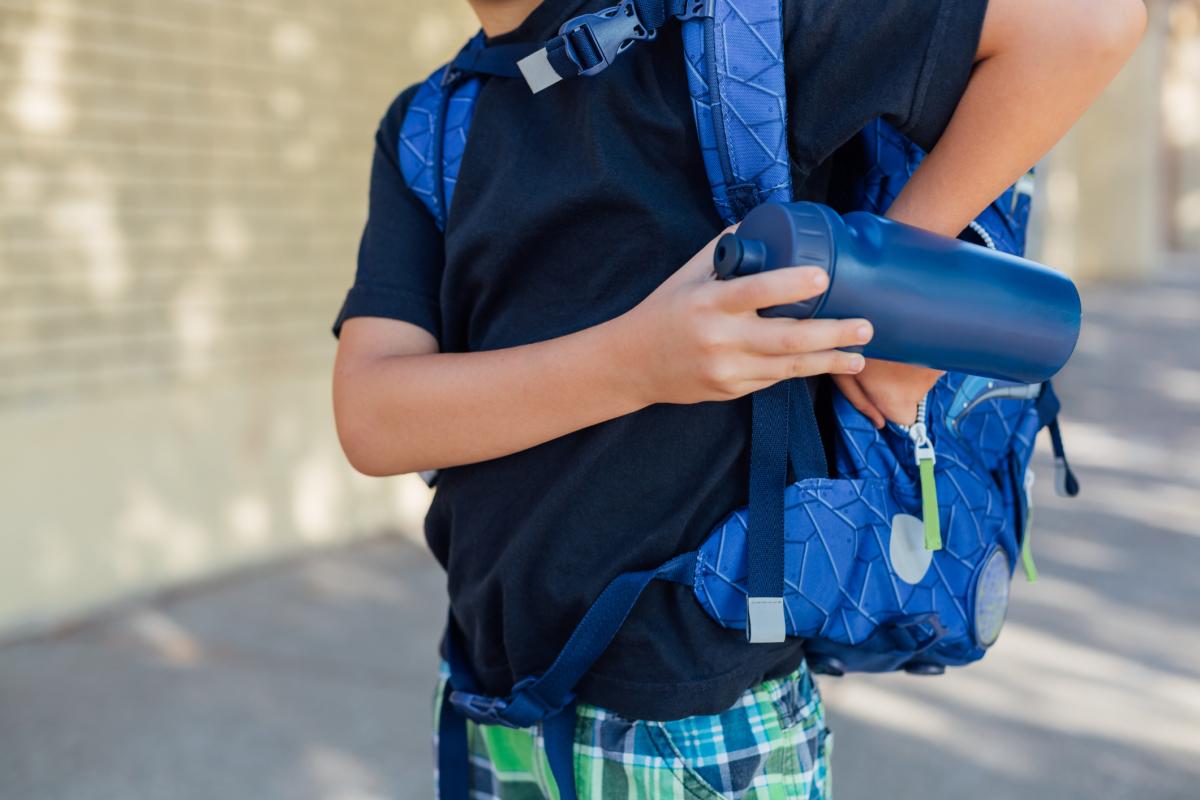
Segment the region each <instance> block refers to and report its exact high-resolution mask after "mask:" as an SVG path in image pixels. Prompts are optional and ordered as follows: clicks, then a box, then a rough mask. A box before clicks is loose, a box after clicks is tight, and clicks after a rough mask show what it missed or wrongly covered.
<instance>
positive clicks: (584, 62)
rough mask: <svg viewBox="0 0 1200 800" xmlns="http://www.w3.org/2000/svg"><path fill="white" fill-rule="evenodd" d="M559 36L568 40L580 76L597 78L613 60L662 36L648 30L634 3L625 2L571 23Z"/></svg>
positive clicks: (582, 16)
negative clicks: (639, 44)
mask: <svg viewBox="0 0 1200 800" xmlns="http://www.w3.org/2000/svg"><path fill="white" fill-rule="evenodd" d="M558 35H559V36H562V37H563V38H565V39H566V41H567V45H568V55H569V56H570V58H571V60H572V61H574V62H575V64H576V65H578V67H579V74H580V75H595V74H597V73H600V72H603V71H604V70H606V69H608V65H609V64H611V63H612V62H613V59H615V58H616V57H617V56H618V55H620V54H621V53H623V52H625V51H626V50H628V49H629V48H630V47H632V46H633V44H634V43H635V42H640V41H649V40H651V39H653V38H654V37H655V36H657V35H658V32H657V31H653V30H650V29H649V28H648V27H646V24H645V23H644V22H643V21H642V18H641V17H640V16H638V13H637V9H636V8H634V6H633V0H621V2H620V3H618V4H617V5H615V6H612V7H611V8H606V9H604V10H602V11H597V12H594V13H591V14H581V15H580V16H578V17H575V18H574V19H571V20H568V21H567V22H566V23H564V24H563V26H562V27H561V28H559V29H558Z"/></svg>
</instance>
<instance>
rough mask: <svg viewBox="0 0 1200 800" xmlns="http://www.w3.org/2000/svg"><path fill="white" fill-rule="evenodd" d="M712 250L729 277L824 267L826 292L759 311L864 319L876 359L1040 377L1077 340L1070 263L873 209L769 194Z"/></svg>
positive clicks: (1053, 369)
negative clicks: (1055, 266) (1059, 266)
mask: <svg viewBox="0 0 1200 800" xmlns="http://www.w3.org/2000/svg"><path fill="white" fill-rule="evenodd" d="M714 261H715V267H716V270H717V274H718V275H719V276H720V277H721V278H733V277H736V276H740V275H750V274H753V273H756V272H763V271H766V270H772V269H779V268H780V267H791V266H816V267H821V268H823V269H824V270H826V271H827V272H828V273H829V288H828V289H827V290H826V291H825V293H824V294H822V295H821V296H819V297H815V298H812V299H810V300H806V301H804V302H801V303H793V304H790V305H783V306H775V307H773V308H769V309H764V310H763V311H762V312H760V313H762V314H763V315H764V316H785V317H794V318H796V319H807V318H810V317H811V318H818V319H846V318H852V317H863V318H865V319H868V320H870V321H871V323H872V324H873V325H874V327H875V338H874V339H872V341H871V342H870V344H868V345H867V346H866V347H865V348H863V350H862V352H863V355H865V356H867V357H868V358H878V359H884V360H887V361H901V362H904V363H908V364H919V365H921V366H926V367H932V368H934V369H940V370H948V371H954V372H965V373H968V374H970V375H980V376H983V377H988V378H997V379H1000V380H1007V381H1017V382H1020V383H1040V382H1042V381H1045V380H1049V379H1050V378H1051V377H1053V376H1054V375H1055V374H1056V373H1057V372H1058V371H1059V370H1060V369H1062V368H1063V366H1064V365H1065V364H1066V363H1067V360H1068V359H1069V358H1070V357H1071V353H1073V352H1074V350H1075V344H1076V342H1077V341H1078V339H1079V325H1080V317H1081V309H1080V303H1079V292H1078V290H1077V289H1076V288H1075V284H1074V283H1073V282H1072V281H1071V279H1070V278H1068V277H1067V276H1065V275H1063V274H1062V273H1060V272H1056V271H1055V270H1052V269H1049V268H1047V267H1044V266H1042V265H1041V264H1036V263H1034V262H1032V261H1029V260H1027V259H1024V258H1018V257H1017V256H1013V255H1009V254H1007V253H1001V252H998V251H995V250H990V249H988V248H986V247H980V246H978V245H974V244H969V243H967V242H963V241H960V240H958V239H951V238H948V237H945V236H939V235H937V234H934V233H930V232H929V231H925V230H921V229H920V228H914V227H912V226H910V225H904V224H902V223H899V222H895V221H892V220H888V219H884V218H883V217H880V216H877V215H875V214H870V213H868V212H865V211H855V212H853V213H850V214H847V215H845V216H844V217H842V216H840V215H839V214H838V213H837V212H835V211H834V210H833V209H831V208H829V207H827V206H823V205H820V204H818V203H807V202H802V203H786V204H785V203H766V204H764V205H761V206H759V207H757V208H755V209H754V210H753V211H751V212H750V213H749V214H748V215H747V216H746V218H745V220H744V221H743V222H742V224H741V226H740V227H739V228H738V231H737V233H736V234H729V235H727V236H724V237H722V238H721V240H720V241H719V242H718V243H717V249H716V255H715V258H714Z"/></svg>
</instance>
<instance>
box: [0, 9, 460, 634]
mask: <svg viewBox="0 0 1200 800" xmlns="http://www.w3.org/2000/svg"><path fill="white" fill-rule="evenodd" d="M468 13H469V12H468V9H467V7H466V4H465V3H464V2H458V1H457V0H456V1H455V2H442V3H429V2H420V1H419V0H402V1H401V2H396V1H395V0H391V1H389V2H382V0H0V442H3V445H4V448H5V453H4V459H2V460H0V508H2V509H3V512H2V513H3V521H4V526H3V530H2V531H0V628H2V627H5V626H7V625H11V624H12V623H13V622H14V621H21V620H27V619H30V618H51V619H53V618H55V617H56V616H57V615H59V614H61V613H63V612H70V611H74V610H79V609H85V608H88V607H90V606H91V605H92V604H94V603H96V602H98V601H103V600H106V599H108V598H111V597H113V596H119V595H121V594H124V593H127V592H130V591H138V590H141V589H145V588H148V587H154V586H158V585H162V584H165V583H169V582H172V581H175V580H179V579H182V578H189V577H194V576H197V575H205V574H209V573H211V572H212V571H214V570H217V569H223V568H226V567H229V566H232V565H236V564H241V563H245V562H246V561H247V560H253V559H256V558H261V557H266V556H271V555H275V554H278V553H280V552H285V551H288V550H290V549H293V548H295V547H297V546H303V545H307V544H312V543H320V542H328V541H336V540H339V539H340V538H343V537H345V536H349V535H354V534H355V533H359V532H365V531H368V530H376V529H378V528H380V527H392V526H396V525H399V524H401V523H403V524H404V525H407V526H408V527H411V524H412V520H413V518H414V515H419V508H420V505H421V503H422V502H423V501H422V495H421V494H420V493H419V492H417V493H414V490H413V489H412V487H411V486H410V485H409V484H407V483H404V482H368V481H365V480H364V479H361V478H358V477H357V476H354V475H352V474H351V473H350V471H349V469H348V468H347V467H346V466H345V464H344V463H343V460H342V458H341V456H340V454H339V452H338V448H337V444H336V440H335V438H334V436H333V431H332V425H331V422H330V412H329V401H328V392H329V389H328V373H329V366H330V360H331V357H332V353H333V341H332V338H331V337H330V335H329V332H328V329H329V325H330V323H331V322H332V319H333V316H334V315H335V313H336V311H337V307H338V305H339V303H340V301H341V298H342V295H343V294H344V292H345V290H346V289H347V288H348V287H349V284H350V282H351V279H352V276H353V269H354V256H355V252H356V248H357V241H358V236H359V234H360V232H361V227H362V223H363V219H364V215H365V211H366V189H367V174H368V170H369V166H370V157H371V148H372V146H373V135H374V131H375V127H376V124H377V122H378V120H379V118H380V116H381V115H382V114H383V112H384V110H385V109H386V107H387V105H388V103H389V101H390V100H391V98H392V97H393V96H394V95H395V94H396V93H397V92H398V91H399V90H400V89H401V88H403V87H404V86H405V85H407V84H408V83H411V82H412V81H414V80H417V79H418V77H420V76H422V75H423V74H424V73H425V72H426V71H427V70H428V69H430V68H432V66H433V65H434V64H435V63H437V62H438V61H441V60H444V59H445V58H446V57H448V55H450V54H452V52H453V50H454V49H455V48H456V46H457V45H458V43H460V42H461V41H462V40H463V39H464V38H465V36H466V35H467V34H468V33H469V32H470V30H471V25H470V23H469V20H468V19H467V15H468ZM404 520H407V522H404Z"/></svg>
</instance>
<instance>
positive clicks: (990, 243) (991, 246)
mask: <svg viewBox="0 0 1200 800" xmlns="http://www.w3.org/2000/svg"><path fill="white" fill-rule="evenodd" d="M967 227H968V228H970V229H971V230H973V231H975V234H976V235H977V236H978V237H979V238H980V239H982V240H983V244H984V245H985V246H986V247H987V249H988V250H998V249H999V248H998V247H996V239H995V237H994V236H992V235H991V234H990V233H988V230H987V228H985V227H983V223H981V222H980V221H979V220H977V219H973V220H971V221H970V222H968V223H967Z"/></svg>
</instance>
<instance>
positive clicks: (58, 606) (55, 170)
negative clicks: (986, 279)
mask: <svg viewBox="0 0 1200 800" xmlns="http://www.w3.org/2000/svg"><path fill="white" fill-rule="evenodd" d="M1149 6H1150V10H1151V20H1152V21H1151V27H1150V30H1149V32H1148V34H1147V36H1146V39H1145V41H1144V43H1143V45H1142V48H1141V50H1140V52H1139V53H1138V55H1137V57H1136V58H1135V59H1134V61H1133V62H1132V63H1131V64H1130V65H1129V66H1128V68H1127V69H1126V70H1125V71H1124V72H1123V73H1122V75H1121V76H1120V77H1119V78H1118V79H1117V80H1116V82H1115V83H1114V84H1113V85H1112V87H1111V88H1110V90H1109V91H1108V92H1107V94H1106V95H1105V96H1104V97H1103V99H1102V100H1101V101H1100V102H1099V103H1097V105H1096V106H1095V107H1094V108H1093V109H1092V110H1091V111H1090V112H1089V114H1088V115H1087V117H1086V118H1085V119H1084V120H1083V121H1082V122H1081V123H1080V124H1079V125H1078V126H1077V128H1076V129H1075V130H1074V131H1073V132H1072V133H1071V134H1070V136H1069V137H1068V138H1067V139H1066V140H1064V141H1063V142H1062V144H1061V145H1060V146H1059V147H1058V148H1057V149H1056V150H1055V151H1054V153H1053V154H1052V155H1051V156H1050V157H1049V158H1048V159H1047V161H1046V163H1045V164H1044V165H1043V168H1042V171H1041V173H1040V191H1039V196H1038V220H1037V224H1036V226H1035V231H1034V236H1033V254H1034V256H1035V257H1037V258H1040V259H1042V260H1044V261H1046V262H1047V263H1050V264H1052V265H1055V266H1058V267H1061V268H1063V269H1066V270H1068V271H1069V272H1071V273H1072V274H1073V275H1074V276H1075V277H1076V278H1077V279H1079V280H1080V281H1081V282H1082V283H1083V284H1084V285H1085V286H1086V290H1085V293H1086V298H1085V308H1086V309H1087V324H1086V329H1085V333H1084V338H1083V340H1082V343H1081V346H1080V350H1079V353H1078V354H1077V356H1076V358H1075V359H1074V361H1073V362H1072V365H1071V366H1070V367H1069V368H1068V371H1067V373H1066V374H1065V375H1064V378H1063V379H1062V381H1061V386H1060V394H1061V395H1063V396H1064V400H1065V402H1066V403H1067V416H1068V418H1067V422H1066V431H1065V432H1066V437H1067V445H1068V449H1069V452H1070V453H1071V456H1072V458H1073V462H1074V464H1075V466H1076V469H1077V470H1078V471H1079V473H1080V477H1081V480H1082V481H1083V483H1084V495H1083V497H1081V498H1080V499H1078V500H1076V501H1074V502H1066V501H1062V500H1059V499H1057V498H1055V497H1054V496H1053V492H1052V491H1050V490H1049V488H1048V487H1049V481H1048V480H1044V481H1043V486H1042V491H1041V492H1040V493H1039V495H1038V502H1039V504H1040V505H1039V507H1038V509H1037V512H1036V514H1037V523H1036V528H1037V530H1036V532H1035V534H1034V537H1035V542H1036V545H1035V551H1036V552H1037V553H1038V554H1039V566H1040V567H1041V571H1042V576H1043V577H1042V580H1041V581H1040V582H1039V583H1037V584H1034V585H1025V584H1024V582H1023V579H1019V580H1018V584H1017V586H1016V589H1017V595H1016V599H1015V605H1014V608H1013V611H1012V613H1011V615H1010V622H1009V625H1008V627H1007V628H1006V630H1005V635H1004V636H1003V637H1002V638H1001V640H1000V642H999V644H998V645H997V647H996V648H995V651H994V652H993V654H992V655H991V656H990V657H989V659H988V660H987V661H986V662H984V663H983V664H981V665H979V666H977V667H974V668H972V669H970V670H964V671H959V672H956V673H955V674H953V675H950V676H947V677H944V678H939V679H932V680H930V679H925V680H922V679H915V678H912V677H908V676H883V677H871V678H859V677H855V678H851V679H847V680H842V681H827V682H825V683H824V684H823V689H824V691H825V693H826V696H827V699H828V701H829V705H830V708H831V713H832V717H833V725H834V729H835V731H836V737H837V748H836V753H837V754H836V756H835V774H836V781H837V784H838V792H839V797H841V798H850V799H851V800H853V798H858V797H865V796H868V794H871V795H873V796H877V795H880V794H883V793H886V796H889V797H895V798H910V797H911V798H917V797H922V798H958V797H962V796H965V795H968V794H970V796H974V797H981V798H992V797H995V798H1007V797H1015V796H1021V797H1038V798H1041V797H1046V798H1075V797H1078V798H1084V797H1089V798H1090V797H1106V798H1124V797H1128V798H1197V797H1200V788H1198V787H1200V581H1197V578H1196V576H1197V567H1200V455H1197V453H1198V452H1200V335H1198V333H1200V329H1198V323H1200V2H1197V0H1173V1H1172V0H1151V2H1150V3H1149ZM472 29H473V28H472V20H471V19H470V18H469V16H468V13H467V10H466V5H465V4H464V3H457V2H452V3H420V2H413V1H407V2H400V3H396V2H386V3H385V2H377V0H338V1H337V2H326V1H325V0H239V1H237V2H235V1H234V0H106V2H95V0H91V1H90V2H84V0H0V447H2V448H3V458H2V460H0V798H3V799H4V800H9V798H14V799H18V800H25V799H26V798H34V799H35V800H41V799H42V798H52V799H53V800H59V799H60V798H64V799H65V798H71V799H72V800H73V799H74V798H88V799H89V800H92V799H96V798H122V799H123V800H142V798H192V797H196V798H201V797H203V798H211V797H228V798H242V797H247V798H248V797H254V798H321V799H322V800H325V799H333V798H337V799H339V800H343V799H347V800H348V799H350V798H354V799H356V800H361V799H362V798H397V799H401V800H409V798H428V797H431V796H432V786H431V781H430V777H429V772H430V770H429V766H428V764H429V758H428V756H429V744H428V738H427V727H428V718H429V705H430V699H429V696H430V692H431V691H432V681H433V670H434V668H435V652H434V646H435V642H436V638H437V635H438V632H439V628H440V622H441V620H442V618H443V613H444V612H443V609H444V596H443V595H444V588H443V581H442V577H441V574H440V572H439V571H438V570H437V568H436V566H435V565H434V564H433V562H432V559H431V558H430V557H429V556H428V555H427V554H426V553H425V551H424V549H423V546H422V544H421V534H420V520H421V518H422V515H423V511H424V506H425V504H427V502H428V495H427V493H426V491H425V490H424V488H423V486H422V485H421V484H420V483H419V481H416V480H414V479H407V478H404V479H395V480H383V481H381V480H371V479H366V478H363V477H361V476H357V475H355V474H354V473H353V472H352V471H351V470H350V468H349V467H348V466H347V465H346V464H345V463H344V459H343V458H342V455H341V452H340V450H339V447H338V445H337V441H336V438H335V436H334V432H333V428H332V420H331V413H330V403H329V372H330V365H331V360H332V355H333V349H334V342H333V339H332V337H331V336H330V335H329V332H328V329H329V325H330V323H331V322H332V319H333V316H334V314H335V313H336V311H337V308H338V306H339V304H340V301H341V298H342V295H343V293H344V292H345V290H346V289H347V288H348V286H349V285H350V282H351V279H352V276H353V270H354V260H355V252H356V247H357V240H358V236H359V234H360V232H361V226H362V223H363V221H364V219H365V213H366V186H367V174H368V168H369V165H370V154H371V149H372V146H373V141H372V139H373V134H374V131H375V127H376V124H377V122H378V120H379V118H380V116H381V115H382V114H383V112H384V110H385V109H386V107H387V105H388V103H389V102H390V100H391V99H392V98H393V97H394V95H395V94H396V93H397V92H398V91H399V90H400V89H401V88H403V87H404V86H406V85H408V84H410V83H412V82H413V81H415V80H417V79H419V78H420V77H423V76H424V75H425V74H426V73H427V72H428V71H429V70H430V69H432V68H433V67H434V66H435V65H436V64H438V63H440V62H441V61H444V60H445V59H446V58H448V57H449V56H450V55H452V53H453V52H454V50H455V49H456V48H457V47H458V46H459V44H460V43H461V42H462V41H463V40H464V39H465V37H466V36H467V35H468V34H469V33H470V32H471V31H472ZM1042 466H1043V467H1045V466H1047V465H1046V464H1045V463H1044V462H1043V464H1042ZM1042 474H1043V475H1044V476H1049V475H1050V474H1051V473H1050V470H1049V469H1046V470H1043V471H1042Z"/></svg>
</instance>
